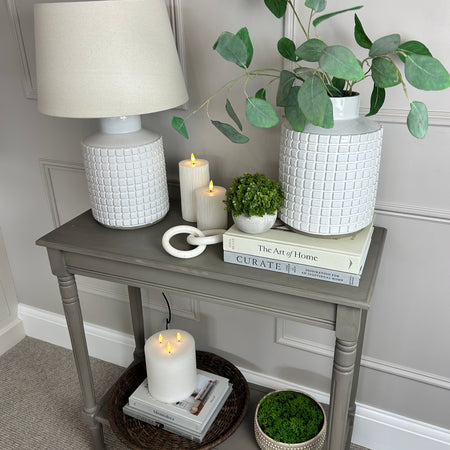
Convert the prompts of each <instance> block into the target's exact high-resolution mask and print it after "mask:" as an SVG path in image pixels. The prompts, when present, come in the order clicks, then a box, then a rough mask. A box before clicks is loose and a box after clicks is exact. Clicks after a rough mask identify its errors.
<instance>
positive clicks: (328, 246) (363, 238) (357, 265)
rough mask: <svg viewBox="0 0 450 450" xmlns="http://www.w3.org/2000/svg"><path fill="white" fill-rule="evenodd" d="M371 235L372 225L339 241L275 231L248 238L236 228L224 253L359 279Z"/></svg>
mask: <svg viewBox="0 0 450 450" xmlns="http://www.w3.org/2000/svg"><path fill="white" fill-rule="evenodd" d="M372 233H373V225H369V226H368V227H366V228H364V229H362V230H360V231H358V232H356V233H353V234H351V235H345V236H338V237H322V236H311V235H306V234H302V233H296V232H294V231H290V230H286V229H276V228H272V229H270V230H269V231H266V232H264V233H260V234H249V233H244V232H243V231H240V230H239V229H238V228H237V227H236V225H233V226H232V227H231V228H230V229H228V230H227V231H226V232H225V233H224V235H223V250H224V251H228V252H235V253H242V254H245V255H252V256H259V257H261V258H269V259H274V260H279V261H286V262H291V263H296V264H303V265H307V266H313V267H320V268H322V269H330V270H338V271H341V272H347V273H352V274H354V275H358V274H359V273H360V272H361V268H362V266H363V264H364V261H365V258H366V256H367V252H368V250H369V246H370V242H371V238H372Z"/></svg>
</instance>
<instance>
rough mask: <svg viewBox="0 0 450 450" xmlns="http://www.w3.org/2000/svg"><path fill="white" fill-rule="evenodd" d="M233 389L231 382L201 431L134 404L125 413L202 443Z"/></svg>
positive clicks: (124, 408)
mask: <svg viewBox="0 0 450 450" xmlns="http://www.w3.org/2000/svg"><path fill="white" fill-rule="evenodd" d="M231 390H232V385H231V384H229V385H228V389H227V390H226V391H225V393H224V395H223V396H222V398H221V399H220V401H219V402H218V403H217V405H216V406H215V407H214V409H213V411H212V413H211V415H210V417H209V419H207V421H206V423H205V426H204V427H203V429H202V430H201V431H195V430H192V429H190V428H186V427H182V426H179V425H177V424H173V423H170V422H169V423H167V422H164V421H161V419H160V418H159V417H157V418H155V417H154V416H152V415H151V414H148V413H147V412H145V411H142V410H141V409H139V408H134V407H133V406H130V404H129V403H127V404H126V405H125V406H124V407H123V413H124V414H126V415H128V416H130V417H134V418H135V419H138V420H141V421H142V422H145V423H149V424H150V425H153V426H155V427H158V428H160V429H164V430H166V431H168V432H169V433H174V434H177V435H179V436H183V437H185V438H187V439H190V440H191V441H194V442H199V443H200V442H202V440H203V438H204V437H205V435H206V433H207V432H208V431H209V429H210V428H211V426H212V424H213V423H214V420H216V417H217V415H218V414H219V412H220V410H221V409H222V407H223V405H224V404H225V402H226V401H227V398H228V396H229V395H230V393H231Z"/></svg>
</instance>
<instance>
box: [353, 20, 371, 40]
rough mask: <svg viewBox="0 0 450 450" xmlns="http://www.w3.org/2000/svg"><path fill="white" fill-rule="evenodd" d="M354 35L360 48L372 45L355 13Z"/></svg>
mask: <svg viewBox="0 0 450 450" xmlns="http://www.w3.org/2000/svg"><path fill="white" fill-rule="evenodd" d="M354 36H355V41H356V43H357V44H358V45H359V46H361V47H362V48H370V47H372V41H371V40H370V39H369V37H368V36H367V34H366V32H365V31H364V28H363V26H362V24H361V21H360V20H359V17H358V16H357V14H356V13H355V30H354Z"/></svg>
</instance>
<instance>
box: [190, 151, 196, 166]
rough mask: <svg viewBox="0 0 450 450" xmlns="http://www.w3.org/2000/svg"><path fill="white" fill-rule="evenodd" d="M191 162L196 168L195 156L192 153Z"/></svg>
mask: <svg viewBox="0 0 450 450" xmlns="http://www.w3.org/2000/svg"><path fill="white" fill-rule="evenodd" d="M191 161H192V165H193V166H195V156H194V154H193V153H191Z"/></svg>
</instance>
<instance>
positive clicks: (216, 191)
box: [195, 181, 228, 230]
mask: <svg viewBox="0 0 450 450" xmlns="http://www.w3.org/2000/svg"><path fill="white" fill-rule="evenodd" d="M225 193H226V189H225V188H224V187H222V186H214V185H213V182H212V181H211V182H210V183H209V186H204V187H201V188H198V189H197V190H196V191H195V197H196V203H197V228H198V229H200V230H212V229H216V228H225V229H226V228H228V213H227V211H226V209H225V203H224V200H225Z"/></svg>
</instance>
